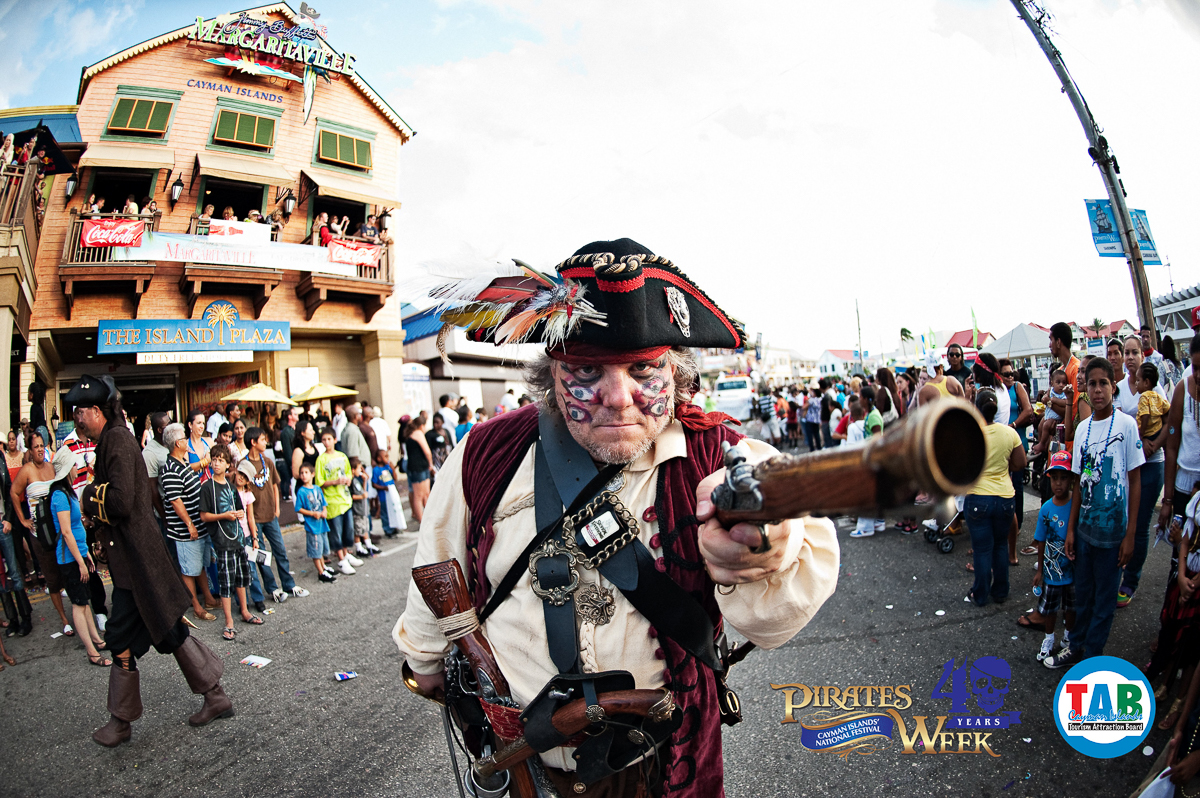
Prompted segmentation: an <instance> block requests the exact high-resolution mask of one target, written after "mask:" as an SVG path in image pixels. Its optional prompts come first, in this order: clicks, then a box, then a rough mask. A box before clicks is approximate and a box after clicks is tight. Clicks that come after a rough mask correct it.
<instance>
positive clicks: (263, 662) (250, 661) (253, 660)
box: [241, 654, 271, 668]
mask: <svg viewBox="0 0 1200 798" xmlns="http://www.w3.org/2000/svg"><path fill="white" fill-rule="evenodd" d="M241 662H242V664H243V665H251V666H253V667H255V668H265V667H267V666H268V665H270V664H271V660H269V659H267V658H266V657H259V656H257V655H255V654H251V655H250V656H248V657H246V658H245V659H243V660H242V661H241Z"/></svg>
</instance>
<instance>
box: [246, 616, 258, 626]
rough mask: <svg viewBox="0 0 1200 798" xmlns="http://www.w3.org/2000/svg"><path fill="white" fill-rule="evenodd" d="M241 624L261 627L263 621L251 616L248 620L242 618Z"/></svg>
mask: <svg viewBox="0 0 1200 798" xmlns="http://www.w3.org/2000/svg"><path fill="white" fill-rule="evenodd" d="M242 623H248V624H250V625H251V626H262V624H263V619H262V618H259V617H258V616H257V615H251V616H250V617H249V618H242Z"/></svg>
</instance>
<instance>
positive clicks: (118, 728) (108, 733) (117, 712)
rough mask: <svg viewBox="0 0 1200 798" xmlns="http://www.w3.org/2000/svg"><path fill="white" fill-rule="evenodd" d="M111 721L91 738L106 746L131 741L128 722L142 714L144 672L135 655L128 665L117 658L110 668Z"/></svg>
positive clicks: (109, 707) (109, 706)
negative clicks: (142, 675) (142, 677)
mask: <svg viewBox="0 0 1200 798" xmlns="http://www.w3.org/2000/svg"><path fill="white" fill-rule="evenodd" d="M108 714H109V715H111V716H112V717H110V718H109V719H108V723H106V724H104V725H103V726H101V727H100V728H99V729H96V731H95V732H93V733H92V739H93V740H95V741H96V742H98V743H99V744H100V745H103V746H105V747H107V748H116V747H117V746H118V745H120V744H121V743H126V742H129V738H130V737H131V736H133V729H132V728H130V726H129V724H130V723H132V722H133V721H135V720H137V719H138V718H140V717H141V716H142V691H141V676H140V675H139V673H138V670H137V664H136V663H135V662H134V661H133V657H130V658H129V669H128V670H126V669H125V668H123V667H121V660H120V659H119V658H118V659H117V661H116V662H114V663H113V666H112V667H111V668H109V669H108Z"/></svg>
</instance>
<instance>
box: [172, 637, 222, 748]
mask: <svg viewBox="0 0 1200 798" xmlns="http://www.w3.org/2000/svg"><path fill="white" fill-rule="evenodd" d="M175 661H176V662H178V663H179V670H181V671H183V676H184V678H185V679H187V683H188V687H190V688H191V690H192V692H193V693H195V694H196V695H202V696H204V706H202V707H201V708H200V711H199V712H197V713H196V714H195V715H192V716H191V717H189V718H188V723H190V724H192V725H193V726H204V725H206V724H208V723H209V722H211V721H213V720H216V719H217V718H231V717H233V702H232V701H230V700H229V696H227V695H225V690H224V688H222V687H221V674H223V673H224V672H225V663H223V662H222V661H221V658H220V657H218V656H217V655H216V654H214V653H213V652H212V649H210V648H209V647H208V646H206V645H204V644H203V643H201V642H200V641H199V640H197V639H196V638H194V637H192V636H191V635H188V638H187V640H185V641H183V645H181V646H180V647H179V648H177V649H175Z"/></svg>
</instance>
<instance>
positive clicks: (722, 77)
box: [390, 0, 1200, 354]
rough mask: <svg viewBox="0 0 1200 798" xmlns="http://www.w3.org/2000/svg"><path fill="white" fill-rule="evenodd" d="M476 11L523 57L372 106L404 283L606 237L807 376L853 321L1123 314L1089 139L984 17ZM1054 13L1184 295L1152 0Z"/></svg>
mask: <svg viewBox="0 0 1200 798" xmlns="http://www.w3.org/2000/svg"><path fill="white" fill-rule="evenodd" d="M1173 2H1174V3H1175V4H1178V3H1179V2H1180V0H1173ZM495 5H496V6H498V7H499V8H500V9H501V10H502V12H503V13H506V14H514V15H516V16H517V17H518V18H520V19H521V21H522V22H523V23H524V24H526V25H529V26H531V27H533V28H535V29H536V30H538V31H539V32H540V33H541V34H542V37H543V38H542V41H541V42H540V43H537V44H533V43H527V42H526V43H520V44H518V45H516V46H515V47H513V48H512V49H511V50H510V51H509V52H506V53H495V54H491V55H488V56H485V57H482V58H477V59H470V60H464V61H459V62H456V63H450V64H444V65H440V66H436V67H430V68H424V69H417V70H412V71H410V72H408V73H407V74H406V75H405V77H406V78H408V79H409V80H410V81H411V85H410V88H407V89H405V90H403V91H399V92H396V93H394V94H393V95H392V96H391V98H390V99H391V100H392V101H393V103H394V105H395V106H396V108H397V109H398V110H399V111H400V113H401V114H403V115H404V116H405V118H407V119H409V120H410V121H412V122H413V124H414V125H415V126H416V128H417V130H419V131H420V135H418V136H417V137H416V138H415V139H414V140H413V141H412V142H411V143H410V144H408V145H406V146H405V147H404V148H403V149H402V151H401V161H402V175H401V191H402V198H403V200H404V202H405V204H404V210H403V212H402V213H401V214H400V216H399V219H398V221H399V226H400V234H401V236H402V242H403V253H402V257H403V258H404V259H405V260H406V261H407V262H408V263H409V264H410V265H411V264H414V263H417V262H419V261H421V260H424V259H427V258H435V257H439V256H443V255H446V254H452V253H454V252H456V251H458V250H460V249H461V248H462V247H464V246H465V247H469V248H471V249H474V250H476V251H482V252H489V253H490V252H498V253H501V254H503V255H506V256H513V257H521V258H523V259H526V260H529V261H530V262H532V263H536V264H540V265H542V266H546V267H549V266H552V265H553V264H554V263H555V262H557V261H558V260H560V259H561V258H563V257H565V256H567V255H569V254H570V253H571V252H572V251H573V250H574V249H575V248H577V247H578V246H580V245H582V244H584V243H586V242H588V241H591V240H594V239H598V238H613V237H620V236H630V237H632V238H635V239H637V240H639V241H641V242H642V243H644V244H646V245H647V246H649V247H650V248H651V249H654V250H655V251H656V252H659V253H661V254H664V255H667V256H668V257H671V258H672V259H674V260H675V262H676V263H677V264H678V265H679V266H680V267H681V268H682V269H683V270H684V271H685V272H687V273H688V274H689V275H691V276H693V277H694V278H695V279H696V280H697V281H698V282H699V283H700V285H701V286H702V287H704V288H705V289H706V290H707V291H708V292H709V293H710V294H711V295H713V296H714V297H715V298H716V299H717V300H718V302H720V303H721V304H722V305H723V306H725V307H726V308H727V309H728V310H729V312H731V313H732V314H734V315H736V316H738V317H739V318H741V319H742V320H744V321H745V322H746V323H747V324H748V325H749V326H750V328H751V329H752V330H760V329H761V330H763V331H764V332H765V335H766V338H767V340H768V341H770V342H772V343H776V344H780V345H786V346H790V347H792V348H796V349H800V350H803V351H808V352H811V353H813V354H816V353H817V352H819V351H820V350H821V349H823V348H826V347H844V346H847V345H849V344H851V343H852V342H853V341H854V338H855V329H854V328H855V323H854V314H853V312H852V307H853V299H854V298H858V299H859V300H860V304H861V307H862V311H863V342H864V345H865V346H866V347H867V348H869V349H875V348H877V346H878V344H879V340H880V338H881V337H883V338H884V341H885V344H886V345H888V346H891V345H893V342H894V339H895V337H896V331H898V330H899V328H900V327H901V326H907V327H910V328H912V329H914V330H923V329H926V328H928V327H932V328H935V329H940V328H947V327H955V328H963V327H968V326H970V308H972V307H973V308H974V309H975V312H976V315H977V317H978V318H979V323H980V326H981V327H982V328H984V329H989V330H992V331H993V332H995V333H997V334H999V333H1001V332H1004V331H1005V330H1007V329H1008V328H1010V327H1011V326H1013V325H1014V324H1016V323H1017V322H1019V321H1031V320H1037V321H1040V322H1042V323H1050V322H1052V321H1054V320H1057V319H1059V318H1060V317H1070V318H1076V317H1077V318H1080V319H1088V320H1090V319H1091V318H1092V317H1093V316H1094V315H1096V314H1100V315H1102V316H1104V317H1106V318H1110V317H1111V318H1116V317H1119V316H1129V317H1130V318H1132V317H1133V301H1132V291H1131V289H1130V287H1129V279H1128V273H1127V270H1126V268H1125V266H1124V264H1123V262H1121V261H1120V260H1114V259H1108V260H1101V259H1099V258H1097V257H1096V255H1095V250H1094V249H1093V248H1092V245H1091V243H1090V240H1089V238H1088V233H1087V225H1086V217H1085V213H1084V207H1083V199H1084V198H1090V197H1099V196H1103V186H1102V184H1101V182H1100V179H1099V176H1098V173H1097V172H1096V170H1095V168H1094V167H1092V165H1091V163H1090V160H1089V159H1088V157H1087V155H1086V141H1085V139H1084V137H1083V134H1082V131H1081V129H1080V127H1079V124H1078V122H1077V120H1076V119H1075V117H1074V115H1073V113H1072V111H1071V108H1070V105H1069V104H1068V103H1067V101H1066V99H1065V98H1064V97H1063V96H1062V95H1061V94H1060V92H1059V87H1058V85H1057V84H1056V82H1055V78H1054V75H1053V73H1052V72H1051V70H1050V67H1049V65H1048V64H1047V62H1046V60H1045V58H1044V57H1043V55H1042V54H1041V52H1040V50H1038V48H1037V46H1036V44H1035V42H1034V40H1033V37H1032V36H1031V35H1030V34H1029V32H1028V30H1027V29H1025V27H1024V26H1023V25H1022V24H1021V22H1020V20H1019V19H1018V18H1017V16H1016V13H1015V11H1014V10H1013V9H1012V7H1011V6H1010V5H1009V4H1008V3H1007V2H1002V0H991V1H990V2H986V3H974V2H971V3H968V2H960V1H958V0H940V1H939V0H921V1H920V2H908V3H894V2H887V1H886V0H868V1H867V2H862V3H859V4H856V5H855V6H854V9H853V10H849V8H848V7H847V6H846V5H845V4H826V3H816V2H810V1H808V0H806V1H805V2H799V3H796V2H790V3H789V2H754V3H737V4H729V3H716V2H693V3H687V4H663V3H645V2H637V3H634V2H617V3H613V2H606V3H596V2H578V3H569V4H565V3H554V4H541V3H536V2H532V1H531V0H530V1H528V2H527V1H526V0H514V2H497V3H495ZM1058 5H1063V7H1064V13H1063V15H1062V17H1061V18H1060V19H1059V20H1058V21H1057V23H1056V29H1057V30H1058V31H1059V32H1060V34H1061V37H1060V45H1061V47H1062V49H1063V52H1064V54H1065V56H1066V58H1067V59H1068V64H1069V66H1070V67H1071V69H1072V70H1073V73H1074V74H1075V76H1076V78H1077V79H1078V81H1079V83H1080V85H1081V86H1082V87H1083V90H1084V92H1085V95H1086V96H1087V98H1088V100H1089V102H1090V103H1091V106H1092V108H1093V110H1094V111H1095V113H1096V115H1097V117H1098V119H1099V120H1100V122H1101V124H1103V125H1105V126H1106V131H1107V134H1108V136H1109V140H1110V142H1111V143H1112V145H1113V148H1114V150H1115V152H1116V153H1117V155H1118V157H1119V159H1120V163H1121V166H1122V169H1123V170H1124V174H1123V177H1124V178H1125V180H1126V184H1127V188H1128V189H1129V191H1130V200H1131V203H1132V204H1133V205H1134V206H1135V207H1141V208H1146V209H1147V210H1148V211H1149V212H1150V214H1151V223H1152V225H1153V228H1154V232H1155V235H1156V237H1157V239H1158V241H1159V242H1160V245H1161V247H1162V248H1163V249H1164V250H1165V251H1166V252H1167V253H1169V254H1170V255H1171V257H1172V262H1173V264H1174V266H1175V282H1176V285H1181V284H1187V283H1190V282H1195V281H1196V280H1197V279H1200V268H1197V266H1196V265H1195V264H1196V263H1197V262H1198V257H1200V242H1198V241H1197V235H1196V233H1195V232H1194V230H1195V226H1194V225H1193V224H1190V222H1191V218H1192V216H1193V215H1194V214H1193V206H1194V201H1193V200H1192V199H1191V193H1190V189H1191V186H1192V185H1194V184H1195V182H1196V177H1197V174H1196V173H1197V169H1198V167H1197V165H1196V163H1195V159H1192V158H1189V157H1187V153H1188V152H1189V147H1188V145H1190V141H1189V138H1190V136H1191V135H1192V132H1191V131H1192V130H1193V129H1194V127H1195V125H1194V124H1193V123H1194V122H1195V121H1196V120H1195V117H1196V111H1195V107H1194V103H1193V102H1192V100H1191V98H1192V97H1194V96H1195V95H1196V89H1197V85H1196V84H1197V80H1198V78H1197V76H1198V75H1200V69H1197V67H1198V66H1200V64H1198V63H1197V62H1198V60H1200V59H1198V57H1197V52H1196V48H1195V47H1194V44H1193V40H1192V39H1191V38H1190V35H1191V34H1189V33H1188V32H1186V31H1185V30H1184V29H1183V28H1181V27H1180V26H1179V24H1178V22H1177V21H1176V19H1175V17H1174V16H1173V14H1174V13H1178V11H1177V9H1176V10H1175V11H1172V10H1169V9H1168V8H1167V6H1166V5H1165V4H1164V2H1146V3H1133V2H1129V1H1128V0H1124V1H1123V2H1120V3H1118V4H1117V5H1116V6H1115V7H1110V4H1108V3H1104V2H1101V1H1100V0H1080V1H1079V2H1074V3H1072V4H1070V5H1069V6H1066V4H1058ZM1148 268H1149V270H1150V279H1151V286H1152V290H1153V291H1154V292H1164V291H1165V290H1166V280H1165V274H1164V273H1163V272H1162V270H1161V269H1160V268H1159V267H1148Z"/></svg>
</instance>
